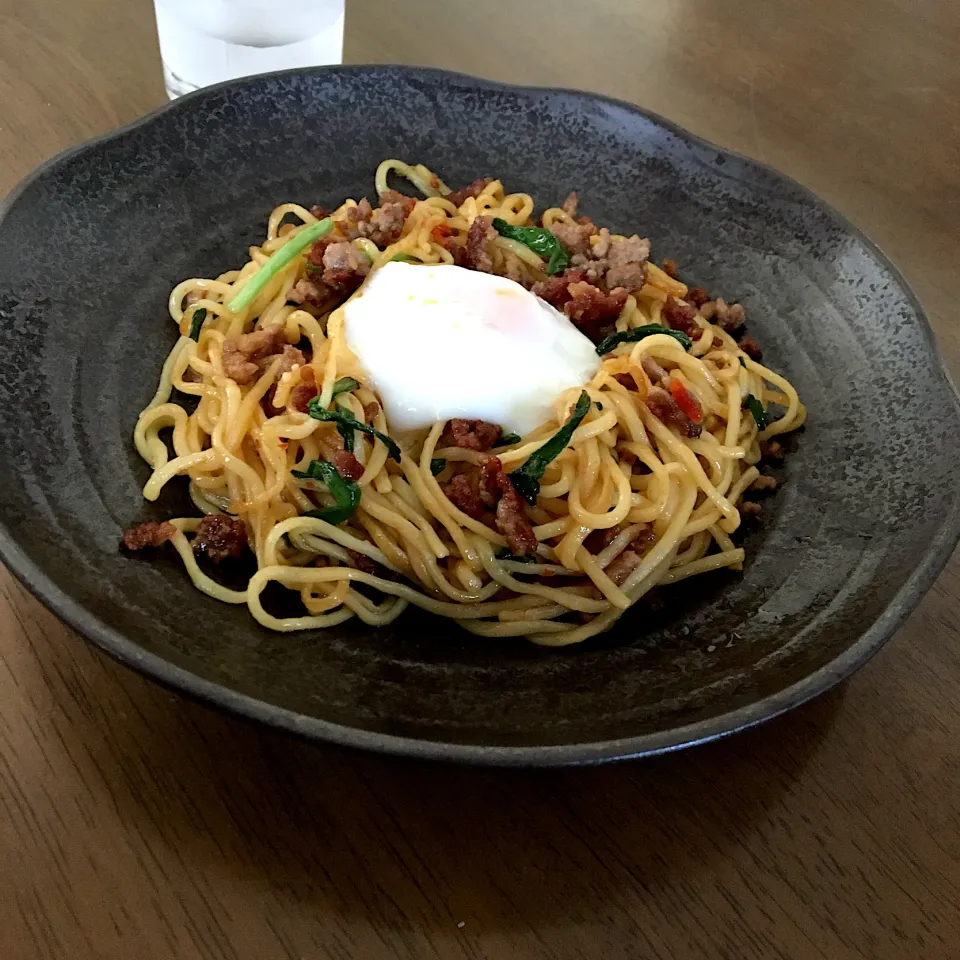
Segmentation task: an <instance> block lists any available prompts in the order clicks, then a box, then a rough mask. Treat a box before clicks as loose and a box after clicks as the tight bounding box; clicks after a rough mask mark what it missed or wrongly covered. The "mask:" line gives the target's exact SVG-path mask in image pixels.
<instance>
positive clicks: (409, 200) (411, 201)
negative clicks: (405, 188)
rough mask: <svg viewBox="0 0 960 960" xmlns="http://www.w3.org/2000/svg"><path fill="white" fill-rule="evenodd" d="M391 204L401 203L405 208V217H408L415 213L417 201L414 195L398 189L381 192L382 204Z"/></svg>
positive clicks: (383, 205)
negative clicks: (410, 195)
mask: <svg viewBox="0 0 960 960" xmlns="http://www.w3.org/2000/svg"><path fill="white" fill-rule="evenodd" d="M391 204H399V205H400V206H401V207H402V208H403V217H404V219H406V218H407V217H409V216H410V214H411V213H413V208H414V207H415V206H416V205H417V201H416V199H415V198H414V197H408V196H407V195H406V194H403V193H400V192H399V191H397V190H384V192H383V193H381V194H380V206H382V207H385V206H388V205H391Z"/></svg>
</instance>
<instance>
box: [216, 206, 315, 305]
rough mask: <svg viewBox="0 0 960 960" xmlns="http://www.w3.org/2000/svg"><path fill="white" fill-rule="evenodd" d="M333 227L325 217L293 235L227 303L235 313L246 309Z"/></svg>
mask: <svg viewBox="0 0 960 960" xmlns="http://www.w3.org/2000/svg"><path fill="white" fill-rule="evenodd" d="M332 229H333V220H331V219H330V217H324V219H323V220H319V221H318V222H317V223H312V224H310V226H309V227H305V228H304V229H303V230H301V231H300V232H299V233H298V234H296V235H295V236H293V237H291V238H290V239H289V240H288V241H287V242H286V243H285V244H284V245H283V246H282V247H281V248H280V249H279V250H278V251H277V252H276V253H273V254H271V255H270V257H269V258H268V260H267V262H266V263H264V264H262V265H261V267H260V269H259V270H258V271H257V272H256V273H255V274H254V275H253V276H252V277H251V278H250V279H249V280H248V281H247V282H246V283H245V284H244V285H243V287H242V289H241V290H240V292H239V293H238V294H237V295H236V296H235V297H234V298H233V299H232V300H231V301H230V302H229V303H228V304H227V309H228V310H231V311H233V313H239V312H240V311H241V310H245V309H246V308H247V307H249V306H250V304H251V303H253V300H254V298H255V297H256V295H257V294H258V293H259V292H260V291H261V290H262V289H263V288H264V287H265V286H266V285H267V284H268V283H269V282H270V281H271V280H272V279H273V278H274V277H275V276H276V275H277V274H278V273H279V272H280V271H281V270H282V269H283V268H284V267H285V266H286V265H287V264H288V263H290V261H291V260H293V258H294V257H295V256H297V254H299V253H301V252H302V251H303V250H305V249H306V248H307V247H309V246H310V244H311V243H313V242H314V241H315V240H319V239H320V238H321V237H323V236H326V235H327V234H328V233H329V232H330V231H331V230H332Z"/></svg>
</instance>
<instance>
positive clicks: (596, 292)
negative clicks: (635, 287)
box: [563, 281, 627, 343]
mask: <svg viewBox="0 0 960 960" xmlns="http://www.w3.org/2000/svg"><path fill="white" fill-rule="evenodd" d="M569 293H570V296H571V297H572V299H571V300H570V301H568V302H567V303H565V304H564V305H563V312H564V313H565V314H566V315H567V316H568V317H569V318H570V319H571V320H572V321H573V322H574V323H575V324H576V325H577V327H579V328H580V330H581V332H582V333H584V334H586V335H587V336H588V337H590V339H591V340H593V341H594V343H599V342H600V341H601V340H602V339H603V338H604V337H605V336H606V335H607V334H608V333H609V332H610V330H611V329H612V328H613V325H614V323H615V322H616V319H617V317H618V316H620V311H621V310H622V309H623V305H624V303H626V300H627V291H626V290H624V289H623V288H622V287H618V288H617V289H615V290H611V291H610V292H609V293H604V292H603V291H602V290H600V289H598V288H597V287H595V286H593V285H592V284H589V283H587V282H586V281H580V282H578V283H571V284H570V289H569Z"/></svg>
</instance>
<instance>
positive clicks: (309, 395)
mask: <svg viewBox="0 0 960 960" xmlns="http://www.w3.org/2000/svg"><path fill="white" fill-rule="evenodd" d="M319 392H320V391H319V390H318V389H317V385H316V384H315V383H298V384H297V385H296V386H295V387H294V388H293V389H292V390H291V391H290V399H289V401H288V402H289V404H290V406H291V407H292V408H293V409H294V410H296V411H297V413H306V412H307V411H308V410H309V409H310V401H311V400H312V399H313V398H314V397H315V396H317V394H318V393H319Z"/></svg>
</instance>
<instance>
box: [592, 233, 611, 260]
mask: <svg viewBox="0 0 960 960" xmlns="http://www.w3.org/2000/svg"><path fill="white" fill-rule="evenodd" d="M612 243H613V239H612V237H611V236H610V231H609V230H608V229H607V228H606V227H602V228H601V230H600V232H599V233H598V234H597V242H596V243H594V244H592V246H591V248H590V251H591V253H592V254H593V256H594V257H596V258H597V259H598V260H599V259H603V258H605V257H606V256H607V254H608V253H609V252H610V247H611V245H612Z"/></svg>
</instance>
